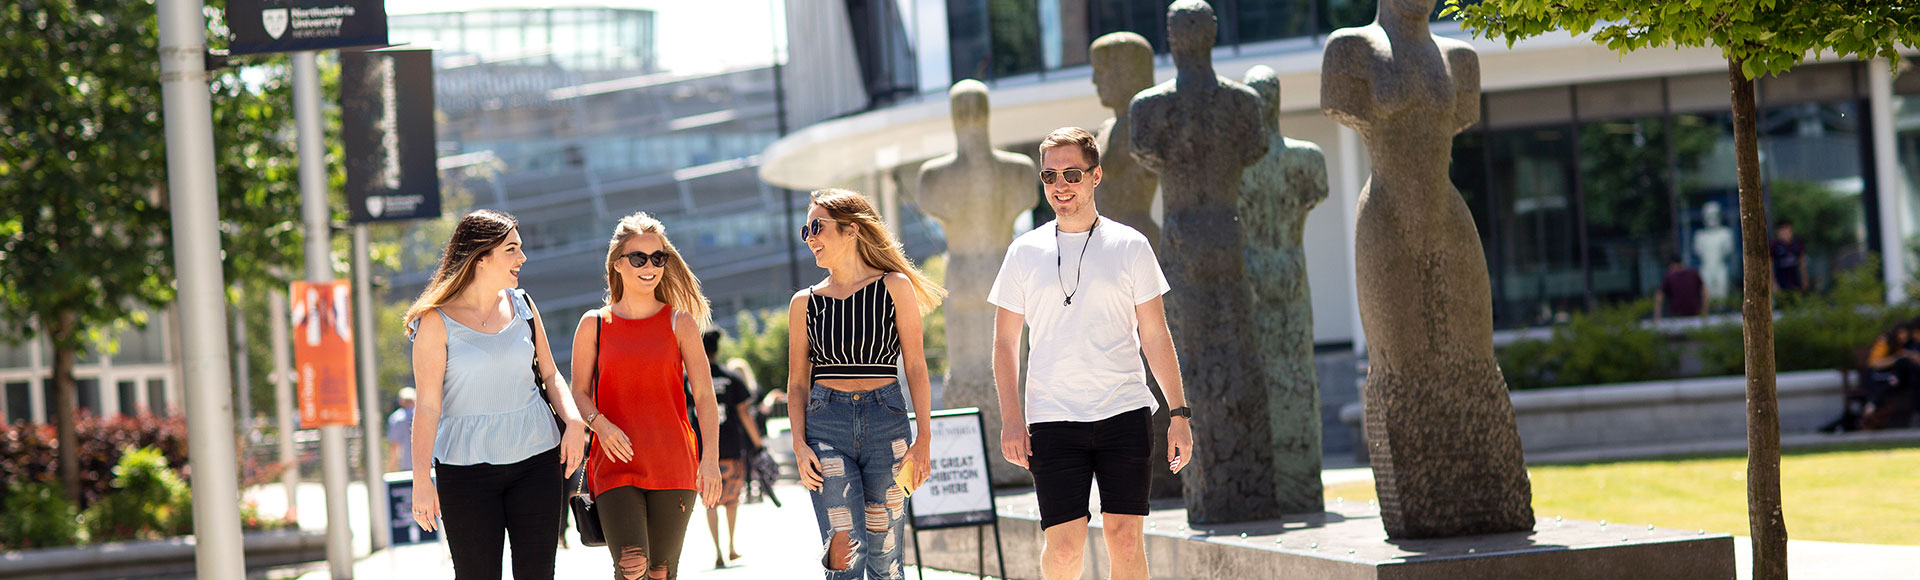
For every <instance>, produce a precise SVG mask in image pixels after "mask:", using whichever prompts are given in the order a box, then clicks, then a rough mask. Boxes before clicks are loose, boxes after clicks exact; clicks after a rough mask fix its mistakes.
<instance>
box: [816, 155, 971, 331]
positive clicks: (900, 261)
mask: <svg viewBox="0 0 1920 580" xmlns="http://www.w3.org/2000/svg"><path fill="white" fill-rule="evenodd" d="M812 198H813V205H817V206H820V209H824V210H827V215H828V216H831V217H832V218H833V220H834V221H835V222H838V223H837V224H835V227H837V228H839V230H840V232H841V233H844V234H849V235H852V236H853V237H854V240H855V243H854V247H855V248H856V250H857V251H858V252H859V253H860V260H861V261H863V262H866V263H867V266H869V267H872V268H874V269H876V270H880V271H882V272H899V273H901V274H906V275H907V280H908V281H910V282H913V295H914V297H915V298H917V299H918V300H919V302H920V315H921V316H926V315H927V314H928V313H931V312H933V309H935V308H939V307H940V301H941V300H944V299H946V297H947V290H946V289H945V288H941V287H940V285H939V284H935V283H933V280H929V279H927V276H926V275H925V274H921V273H920V269H919V268H915V267H914V266H913V260H911V259H908V258H907V252H906V248H905V247H904V246H902V245H901V244H900V239H899V238H896V237H894V236H893V232H890V231H887V226H886V222H883V221H880V212H877V211H874V209H873V201H872V200H869V199H867V196H865V195H861V194H860V192H858V191H854V190H851V189H841V188H838V187H832V188H827V189H818V190H814V192H813V194H812Z"/></svg>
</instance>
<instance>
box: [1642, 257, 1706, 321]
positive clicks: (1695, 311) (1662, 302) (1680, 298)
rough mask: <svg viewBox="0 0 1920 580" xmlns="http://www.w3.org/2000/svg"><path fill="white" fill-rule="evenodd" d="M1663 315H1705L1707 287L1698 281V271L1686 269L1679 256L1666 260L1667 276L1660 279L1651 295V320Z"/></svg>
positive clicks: (1685, 264)
mask: <svg viewBox="0 0 1920 580" xmlns="http://www.w3.org/2000/svg"><path fill="white" fill-rule="evenodd" d="M1663 306H1664V308H1663ZM1663 313H1664V314H1671V315H1673V316H1675V317H1682V316H1701V315H1704V314H1706V313H1707V285H1706V283H1705V282H1704V281H1702V280H1701V279H1700V271H1699V270H1695V269H1693V268H1689V267H1687V263H1686V262H1684V261H1681V260H1680V257H1679V256H1672V257H1669V258H1668V259H1667V274H1666V275H1665V276H1663V277H1661V278H1660V289H1659V290H1657V291H1655V292H1654V294H1653V319H1654V320H1659V319H1660V316H1661V314H1663Z"/></svg>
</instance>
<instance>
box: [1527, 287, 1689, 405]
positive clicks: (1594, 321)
mask: <svg viewBox="0 0 1920 580" xmlns="http://www.w3.org/2000/svg"><path fill="white" fill-rule="evenodd" d="M1652 312H1653V304H1652V303H1651V302H1648V301H1644V300H1643V301H1639V302H1630V303H1624V304H1617V305H1610V306H1606V307H1602V308H1599V309H1596V310H1594V311H1592V312H1587V313H1581V314H1575V315H1574V316H1573V318H1572V320H1571V321H1569V322H1568V323H1567V324H1564V325H1561V326H1557V327H1554V329H1553V336H1552V337H1551V338H1549V339H1547V340H1544V341H1541V340H1523V341H1518V342H1515V343H1513V344H1511V345H1508V346H1507V348H1505V349H1502V350H1501V351H1500V353H1499V358H1500V367H1501V371H1502V373H1503V374H1505V375H1506V378H1507V385H1508V388H1511V389H1515V390H1519V389H1532V388H1541V387H1558V386H1569V385H1594V384H1604V383H1621V382H1630V381H1646V380H1654V379H1662V378H1667V377H1671V376H1673V375H1674V373H1675V372H1676V371H1677V370H1678V368H1679V364H1680V356H1679V354H1678V353H1677V352H1676V351H1674V349H1672V348H1670V347H1669V344H1668V339H1667V336H1666V335H1665V334H1662V333H1661V332H1660V331H1657V330H1653V329H1649V328H1644V327H1642V326H1641V324H1640V320H1641V318H1643V317H1646V316H1648V315H1650V314H1651V313H1652Z"/></svg>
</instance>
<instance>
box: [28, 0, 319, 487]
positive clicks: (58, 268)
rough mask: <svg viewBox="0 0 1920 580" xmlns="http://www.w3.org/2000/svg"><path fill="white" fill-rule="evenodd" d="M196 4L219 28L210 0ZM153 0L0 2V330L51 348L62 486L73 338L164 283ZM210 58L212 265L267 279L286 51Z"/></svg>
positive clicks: (158, 297)
mask: <svg viewBox="0 0 1920 580" xmlns="http://www.w3.org/2000/svg"><path fill="white" fill-rule="evenodd" d="M209 4H210V5H209V6H207V7H206V10H205V11H206V13H207V15H208V17H209V34H208V38H209V40H210V41H211V42H210V43H209V44H210V45H211V46H213V47H214V48H218V47H219V45H221V44H223V42H222V39H224V38H225V37H226V30H225V27H224V25H223V24H222V23H221V21H220V14H221V10H220V9H221V8H222V7H224V5H225V2H224V1H223V0H214V1H213V2H210V3H209ZM155 16H156V8H155V6H154V3H153V2H152V0H21V1H18V2H11V3H7V4H5V5H4V6H0V30H6V31H7V32H6V34H4V35H0V208H5V211H0V340H8V341H11V342H16V343H17V342H19V341H24V340H27V339H30V338H33V337H35V336H45V337H46V338H47V339H48V342H49V344H50V345H51V346H52V348H53V351H54V357H53V363H54V364H53V366H54V373H53V374H54V379H55V380H54V382H55V385H56V389H55V392H54V393H52V394H53V396H54V397H55V400H56V403H57V406H56V408H58V409H60V410H61V412H59V413H56V414H55V418H54V420H55V421H56V422H58V423H59V425H60V433H61V441H62V442H63V445H62V458H61V464H62V480H63V481H64V482H65V485H66V486H67V487H68V488H69V491H68V492H69V493H70V494H71V493H74V492H75V489H76V488H77V487H78V485H77V483H76V482H77V481H78V476H77V474H73V473H70V472H71V471H72V470H73V466H74V462H73V458H72V455H71V453H70V452H69V451H68V450H69V449H71V448H73V447H75V446H76V445H75V442H73V441H72V437H73V433H74V431H73V427H72V415H73V413H71V412H70V411H71V410H72V409H71V407H72V400H73V397H74V392H73V391H74V386H73V380H72V374H73V369H72V366H73V364H74V357H73V356H72V353H75V352H81V351H83V350H94V349H98V350H101V351H104V352H108V353H111V352H112V351H113V350H114V349H115V341H114V338H115V335H116V334H118V333H117V330H119V329H120V328H124V327H125V325H127V324H145V323H147V322H148V318H149V316H150V313H152V312H157V311H159V310H160V309H162V308H163V307H165V305H167V304H168V303H170V302H171V301H172V300H173V299H174V294H175V292H176V291H177V287H176V285H175V282H174V280H175V277H174V273H173V256H172V239H171V238H172V235H171V234H172V232H171V215H170V213H169V210H168V204H169V197H170V192H168V191H167V174H166V158H165V154H166V150H165V147H166V132H165V126H164V121H163V119H162V114H163V110H164V103H163V101H162V98H161V91H160V70H159V59H158V55H159V29H158V25H157V22H156V20H155ZM251 65H252V66H249V67H243V68H231V69H223V70H216V71H213V72H212V74H211V75H210V77H209V80H208V87H209V89H210V92H211V98H212V105H213V107H212V108H213V131H214V144H215V147H216V149H215V159H216V167H215V171H216V175H217V176H218V179H219V182H218V187H219V192H220V196H219V212H220V216H221V224H220V233H221V247H222V249H223V250H224V253H225V255H224V256H223V257H224V258H225V259H224V260H223V263H224V264H225V275H226V279H227V280H230V281H236V282H248V281H252V282H254V283H276V284H277V283H279V281H280V279H281V276H284V275H285V273H286V272H288V271H291V270H292V266H293V265H295V264H297V260H298V259H299V249H300V247H301V236H302V234H303V232H302V231H301V229H300V228H299V223H298V222H297V221H296V220H297V219H298V215H299V211H298V207H299V194H298V188H297V186H296V185H295V181H296V180H295V179H294V164H295V160H294V156H293V155H292V152H291V146H290V145H289V141H290V137H291V130H292V108H291V106H290V98H289V93H290V92H291V91H289V90H287V89H288V87H287V86H286V82H285V80H284V79H285V77H286V75H285V74H284V67H285V59H278V58H276V59H262V60H259V61H256V62H252V63H251Z"/></svg>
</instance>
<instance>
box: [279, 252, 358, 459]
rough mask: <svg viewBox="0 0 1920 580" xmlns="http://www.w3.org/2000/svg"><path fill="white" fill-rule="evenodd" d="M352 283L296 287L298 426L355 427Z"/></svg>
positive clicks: (295, 337) (295, 334)
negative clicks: (298, 380)
mask: <svg viewBox="0 0 1920 580" xmlns="http://www.w3.org/2000/svg"><path fill="white" fill-rule="evenodd" d="M349 284H350V281H348V280H335V281H332V282H294V283H293V288H292V292H291V293H290V294H289V296H291V297H292V299H293V300H292V302H293V361H294V369H295V371H296V372H298V374H299V377H300V391H299V392H300V397H299V398H300V426H301V427H303V428H312V427H333V426H349V425H358V424H359V423H360V405H359V404H358V401H357V399H358V397H357V396H356V386H355V384H354V383H355V380H354V366H353V311H352V308H351V304H352V299H353V296H352V294H351V290H350V289H351V286H349Z"/></svg>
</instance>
